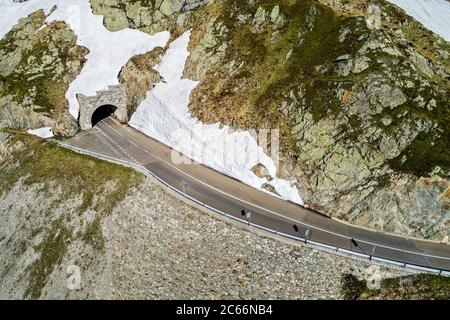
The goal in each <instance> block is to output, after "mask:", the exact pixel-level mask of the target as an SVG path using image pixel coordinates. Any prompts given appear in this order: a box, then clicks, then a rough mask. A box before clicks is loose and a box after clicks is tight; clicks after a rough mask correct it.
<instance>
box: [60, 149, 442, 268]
mask: <svg viewBox="0 0 450 320" xmlns="http://www.w3.org/2000/svg"><path fill="white" fill-rule="evenodd" d="M56 143H57V144H58V145H60V146H62V147H64V148H67V149H71V150H73V151H76V152H79V153H84V154H87V155H90V156H93V157H96V158H100V159H105V160H109V161H111V162H115V163H119V164H123V165H125V166H129V167H134V168H137V169H139V170H140V171H143V172H144V173H148V174H149V175H150V176H151V177H153V178H154V179H156V180H158V181H159V182H160V183H162V184H163V185H164V186H166V187H168V188H169V189H171V190H172V191H175V192H176V193H178V194H179V195H181V196H183V197H185V198H187V199H189V200H190V201H192V202H194V203H196V204H197V205H200V206H202V207H204V208H206V209H208V210H211V211H213V212H215V213H218V214H220V215H222V216H224V217H226V218H229V219H232V220H234V221H237V222H240V223H243V224H245V225H247V226H249V227H255V228H256V229H259V230H262V231H265V232H268V233H270V234H273V235H276V236H280V237H283V238H285V239H289V240H293V241H299V242H302V243H304V244H309V245H311V246H313V247H316V248H319V249H322V250H325V251H333V252H337V253H344V254H347V255H352V256H356V257H360V258H364V259H368V260H370V261H378V262H382V263H387V264H391V265H395V266H399V267H402V268H408V269H414V270H418V271H423V272H427V273H433V274H438V275H442V276H447V277H448V276H450V271H448V270H442V269H436V268H429V267H423V266H420V265H415V264H410V263H404V262H401V261H396V260H391V259H385V258H382V257H378V256H376V255H368V254H365V253H360V252H355V251H352V250H348V249H344V248H340V247H337V246H333V245H328V244H326V243H322V242H318V241H313V240H309V239H305V238H302V237H298V236H293V235H290V234H287V233H283V232H279V231H277V230H275V229H270V228H267V227H264V226H261V225H258V224H255V223H251V222H249V221H248V220H244V219H240V218H238V217H235V216H233V215H231V214H229V213H226V212H223V211H221V210H218V209H216V208H214V207H211V206H210V205H207V204H205V203H203V202H201V201H199V200H197V199H195V198H193V197H191V196H190V195H188V194H186V193H185V192H183V191H181V190H178V189H177V188H175V187H174V186H172V185H170V184H169V183H167V182H166V181H164V180H163V179H161V178H160V177H158V176H157V175H156V174H154V173H153V172H152V171H151V170H149V169H148V168H146V167H144V166H143V165H141V164H138V163H134V162H130V161H127V160H123V159H118V158H114V157H110V156H107V155H102V154H99V153H96V152H94V151H90V150H86V149H82V148H78V147H74V146H71V145H69V144H66V143H63V142H60V141H56Z"/></svg>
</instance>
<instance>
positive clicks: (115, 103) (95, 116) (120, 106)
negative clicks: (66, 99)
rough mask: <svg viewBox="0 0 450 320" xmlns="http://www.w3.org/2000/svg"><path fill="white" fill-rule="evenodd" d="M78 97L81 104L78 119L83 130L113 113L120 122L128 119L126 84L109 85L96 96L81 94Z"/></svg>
mask: <svg viewBox="0 0 450 320" xmlns="http://www.w3.org/2000/svg"><path fill="white" fill-rule="evenodd" d="M77 98H78V102H79V104H80V117H79V120H78V121H79V123H80V128H81V130H89V129H90V128H92V127H93V126H95V125H96V124H97V123H98V122H99V121H101V120H102V119H104V118H106V117H109V116H110V115H111V114H114V115H115V117H116V118H117V119H118V120H119V121H120V122H127V121H128V112H127V92H126V86H124V85H114V86H108V88H107V89H105V90H101V91H97V93H96V95H95V96H90V97H88V96H84V95H82V94H79V95H77ZM108 106H109V107H108ZM102 116H103V118H102ZM99 117H100V119H99Z"/></svg>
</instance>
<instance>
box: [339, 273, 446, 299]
mask: <svg viewBox="0 0 450 320" xmlns="http://www.w3.org/2000/svg"><path fill="white" fill-rule="evenodd" d="M342 283H343V285H342V293H343V294H344V298H345V299H348V300H449V299H450V278H449V277H442V276H437V275H431V274H419V275H413V276H406V277H399V278H391V279H385V280H383V281H382V283H381V288H380V289H376V290H375V289H373V290H372V289H368V288H367V284H366V281H360V280H358V279H357V278H356V277H354V276H353V275H345V276H344V277H343V281H342Z"/></svg>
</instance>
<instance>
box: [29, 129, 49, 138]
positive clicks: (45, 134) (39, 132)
mask: <svg viewBox="0 0 450 320" xmlns="http://www.w3.org/2000/svg"><path fill="white" fill-rule="evenodd" d="M27 133H29V134H32V135H33V136H37V137H39V138H42V139H49V138H53V137H54V135H53V131H52V128H51V127H44V128H39V129H34V130H28V131H27Z"/></svg>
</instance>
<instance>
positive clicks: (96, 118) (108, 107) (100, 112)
mask: <svg viewBox="0 0 450 320" xmlns="http://www.w3.org/2000/svg"><path fill="white" fill-rule="evenodd" d="M116 110H117V107H116V106H113V105H112V104H105V105H103V106H100V107H99V108H97V109H96V110H95V111H94V113H93V114H92V119H91V123H92V126H93V127H95V126H96V125H97V123H99V122H100V121H102V120H103V119H106V118H108V117H110V116H111V115H113V114H114V112H116Z"/></svg>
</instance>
